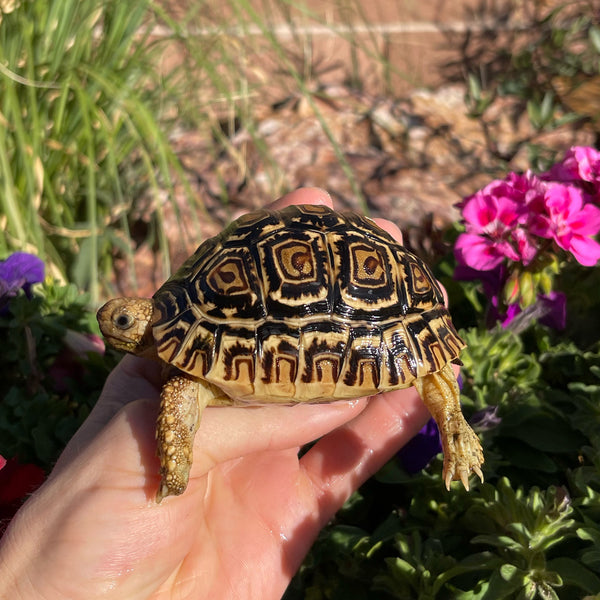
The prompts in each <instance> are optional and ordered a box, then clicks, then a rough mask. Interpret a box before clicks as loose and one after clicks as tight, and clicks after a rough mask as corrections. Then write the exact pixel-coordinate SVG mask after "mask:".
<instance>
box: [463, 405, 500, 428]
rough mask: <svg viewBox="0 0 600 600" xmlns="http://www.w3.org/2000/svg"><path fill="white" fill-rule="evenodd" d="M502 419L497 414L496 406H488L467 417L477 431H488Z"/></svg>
mask: <svg viewBox="0 0 600 600" xmlns="http://www.w3.org/2000/svg"><path fill="white" fill-rule="evenodd" d="M501 422H502V419H501V418H500V417H499V416H498V407H497V406H488V407H486V408H483V409H482V410H478V411H477V412H476V413H473V416H472V417H471V418H470V419H469V423H470V424H471V426H472V427H473V428H474V429H476V430H477V431H489V430H490V429H495V428H496V427H498V425H500V423H501Z"/></svg>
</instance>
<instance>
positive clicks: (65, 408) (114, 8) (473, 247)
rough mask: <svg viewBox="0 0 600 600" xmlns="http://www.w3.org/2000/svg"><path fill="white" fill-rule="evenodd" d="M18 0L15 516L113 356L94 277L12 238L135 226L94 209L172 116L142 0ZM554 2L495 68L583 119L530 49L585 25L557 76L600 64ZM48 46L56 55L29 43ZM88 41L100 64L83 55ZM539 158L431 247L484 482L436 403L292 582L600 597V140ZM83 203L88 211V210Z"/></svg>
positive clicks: (13, 67) (48, 241)
mask: <svg viewBox="0 0 600 600" xmlns="http://www.w3.org/2000/svg"><path fill="white" fill-rule="evenodd" d="M16 4H19V6H22V7H23V9H22V10H21V11H19V12H14V11H8V10H4V13H3V14H2V19H3V21H2V27H0V34H1V35H0V49H1V50H0V52H3V54H2V55H1V56H0V59H1V60H0V83H1V85H2V86H3V90H4V92H5V93H3V95H2V98H1V99H0V113H1V115H3V117H4V118H3V120H1V121H0V168H1V169H2V171H1V172H2V174H3V181H4V187H3V194H4V195H3V196H2V203H3V204H2V209H3V213H4V218H5V222H4V226H5V233H6V236H5V239H4V245H3V246H1V247H0V248H1V249H2V254H1V255H0V258H2V259H3V260H2V261H1V262H0V336H1V339H2V340H3V347H2V354H1V357H2V360H1V361H0V532H1V531H2V530H3V524H5V523H6V522H7V520H8V519H10V517H11V515H12V514H13V513H14V511H15V510H16V509H17V508H18V505H19V503H20V501H21V500H22V499H23V498H24V497H25V496H26V494H28V493H29V492H31V491H33V489H35V487H36V486H37V485H39V484H40V483H41V482H42V480H43V478H44V476H45V474H47V473H48V472H49V470H50V469H51V468H52V465H53V464H54V462H55V461H56V459H57V457H58V455H59V453H60V451H61V449H62V448H63V447H64V445H65V443H66V442H67V440H68V439H69V438H70V437H71V436H72V434H73V433H74V431H75V430H76V428H77V427H78V426H79V424H80V423H81V422H82V421H83V420H84V419H85V417H86V416H87V414H88V413H89V411H90V409H91V407H92V406H93V404H94V402H95V400H96V398H97V397H98V394H99V392H100V389H101V387H102V384H103V382H104V381H105V379H106V376H107V373H108V372H109V370H110V369H111V368H112V366H114V364H115V361H116V357H115V356H114V355H113V354H112V353H111V351H110V350H108V349H107V350H106V351H105V350H104V347H103V344H102V342H101V341H100V340H99V338H98V337H96V333H97V329H96V323H95V319H94V316H93V313H91V312H90V311H89V308H88V297H86V296H84V295H81V294H80V293H79V290H78V288H77V287H76V286H75V285H72V284H67V285H65V284H62V283H59V282H57V281H56V280H55V279H54V278H53V277H51V276H46V274H45V270H44V267H45V265H44V264H43V263H42V261H40V260H39V259H38V258H37V257H36V256H34V255H33V254H29V253H26V252H17V253H12V254H11V248H13V247H15V245H16V244H13V242H15V240H17V239H18V238H20V236H21V235H22V234H23V236H24V237H23V239H27V240H30V239H35V236H33V237H31V236H30V235H29V234H30V233H31V231H29V233H27V230H29V229H31V230H36V229H38V230H39V231H38V233H40V236H41V237H40V238H39V239H40V240H41V241H40V244H41V245H44V247H45V250H46V253H47V255H48V256H50V257H51V262H52V261H53V260H54V259H56V261H58V260H59V259H60V256H61V253H62V252H63V250H64V251H68V256H69V257H70V258H69V260H70V261H71V260H72V261H74V262H73V264H71V267H72V268H74V269H75V271H77V265H76V261H77V256H78V254H77V251H78V250H80V251H81V253H80V255H81V261H82V264H83V261H84V259H85V260H88V259H89V255H86V253H89V252H92V254H93V251H92V250H91V249H89V248H92V247H93V245H94V244H96V243H98V241H99V240H100V238H94V236H95V235H100V233H101V236H105V238H102V239H103V240H104V242H106V243H107V244H118V243H120V240H121V238H120V237H119V236H118V235H117V234H115V231H114V230H111V229H110V228H106V229H102V228H101V227H100V223H101V220H102V219H101V217H102V215H104V216H106V217H108V216H109V214H110V213H111V210H112V208H114V206H113V207H112V208H111V204H110V202H109V201H108V198H109V196H111V194H114V195H116V196H115V197H116V198H117V199H118V202H119V207H120V208H119V210H121V208H122V201H123V195H122V189H121V188H120V187H119V185H120V183H119V182H121V181H123V179H122V177H123V176H124V171H127V169H128V168H129V167H125V163H122V160H124V159H125V158H126V157H127V156H128V155H129V154H131V153H132V152H133V153H134V154H135V155H136V157H137V158H139V159H140V160H141V161H142V163H143V164H144V165H145V168H146V171H145V173H146V176H148V177H150V176H151V173H154V171H155V167H156V166H157V165H156V164H155V163H154V159H151V158H150V153H149V147H150V146H151V145H153V144H154V142H155V141H156V140H159V139H162V135H163V134H162V133H161V132H160V129H159V128H158V125H157V123H156V121H154V120H151V121H148V120H146V117H148V116H151V114H150V115H149V113H148V112H147V110H146V108H144V111H142V112H137V111H136V107H137V106H141V105H139V104H137V101H138V100H140V101H141V100H143V98H142V96H145V94H146V93H147V92H148V93H150V92H151V89H152V86H151V85H148V86H145V85H143V84H145V83H148V81H147V80H146V79H145V78H144V77H143V76H142V75H141V73H140V66H141V65H146V64H147V63H146V62H145V61H146V57H144V56H141V55H140V54H138V51H139V52H141V48H142V46H137V45H136V44H134V43H133V42H134V39H133V36H132V31H133V29H131V28H137V27H139V25H140V23H141V21H140V19H143V18H144V15H145V14H146V13H141V12H138V10H137V7H138V5H137V4H135V3H134V4H135V7H136V9H135V10H131V6H130V5H129V4H123V3H121V4H118V3H114V2H112V1H108V2H105V3H104V4H102V9H101V10H100V9H99V10H100V12H98V10H92V5H93V6H95V7H97V3H94V2H92V3H91V4H88V3H87V2H80V3H71V2H64V3H62V4H61V3H47V2H41V1H39V0H22V2H21V3H6V2H5V3H0V5H1V6H5V5H10V6H11V7H12V8H14V5H16ZM76 5H77V6H76ZM139 6H140V7H142V6H146V7H147V3H145V2H144V3H140V4H139ZM50 7H52V8H50ZM69 9H72V10H73V11H74V10H75V9H77V10H79V11H84V13H85V19H84V21H83V22H84V23H86V27H87V28H88V29H93V28H96V29H98V31H101V32H102V35H101V36H100V39H102V40H106V41H107V44H108V42H111V44H113V45H111V46H110V48H114V44H115V43H116V47H117V48H120V51H119V52H116V53H115V52H114V50H113V49H109V46H108V45H107V46H105V45H103V44H91V43H90V42H89V36H86V38H85V40H83V41H81V42H79V41H77V43H75V38H73V35H74V31H75V30H74V29H72V28H73V27H75V20H74V19H69V18H68V14H67V13H65V12H64V11H68V10H69ZM558 14H560V11H558V12H554V13H553V14H552V15H551V17H550V18H549V19H548V21H547V22H544V23H543V25H544V28H546V27H549V28H550V31H551V32H552V31H553V32H555V33H554V35H553V36H550V37H547V38H545V39H544V40H543V42H540V43H539V45H537V46H536V45H534V46H531V47H529V48H525V49H520V51H519V52H518V53H517V52H515V56H514V57H512V58H511V60H512V61H513V63H514V64H512V67H511V68H513V67H514V70H512V71H506V77H505V78H504V79H503V78H499V81H500V85H501V89H500V91H501V93H511V90H512V93H515V94H517V95H519V96H521V95H522V97H523V98H524V99H525V98H527V97H528V98H529V100H528V102H527V109H528V110H529V114H530V115H531V117H532V119H533V120H536V119H537V120H538V121H540V127H550V126H556V125H557V124H561V123H565V122H567V121H568V120H570V121H571V122H574V121H573V119H572V118H569V119H562V120H561V119H558V120H557V119H556V118H555V116H556V115H555V113H556V111H558V108H557V107H556V104H555V101H554V98H555V96H554V95H553V92H552V91H551V90H548V89H546V87H544V86H547V85H549V84H551V83H552V82H553V81H554V76H555V75H556V74H551V75H550V76H548V77H539V78H538V80H537V82H536V86H533V87H532V85H533V84H532V83H531V80H532V79H533V74H534V73H535V72H536V68H537V70H538V71H539V72H542V71H543V68H542V67H544V65H546V66H547V64H553V63H552V61H551V60H550V59H552V57H553V56H555V53H556V48H557V47H560V49H562V46H561V43H563V44H564V41H565V39H566V38H568V39H572V41H573V40H574V41H576V42H581V41H582V40H588V44H587V46H586V47H585V48H584V50H585V51H582V52H578V53H577V56H579V58H576V54H575V53H573V52H571V53H568V54H567V55H566V59H565V60H563V61H562V63H561V64H563V66H564V65H566V67H568V68H569V69H570V70H568V71H566V72H564V73H561V76H563V77H567V76H568V77H571V78H574V77H575V76H576V75H577V73H578V69H579V71H581V73H582V74H583V75H584V76H586V77H587V76H590V77H591V76H592V75H593V74H594V73H596V72H597V67H598V64H597V61H598V54H599V52H598V49H599V48H600V42H599V40H600V34H599V33H598V31H599V30H598V27H597V25H596V24H595V23H594V22H592V21H590V19H589V18H587V17H583V16H582V17H581V18H580V19H575V20H571V21H569V23H570V25H569V28H568V29H567V30H564V31H560V30H558V29H556V26H555V25H553V23H554V21H553V19H555V18H556V15H558ZM59 17H60V18H59ZM9 22H10V23H12V25H13V26H15V27H17V26H18V27H17V28H14V27H13V28H12V29H11V28H8V27H6V26H5V25H6V24H8V23H9ZM553 27H554V29H553ZM15 31H19V32H25V33H24V35H21V33H19V35H15V34H14V32H15ZM543 31H546V29H543ZM561 36H562V37H561ZM569 36H570V37H569ZM561 40H562V42H561ZM36 48H44V53H43V56H44V57H45V58H46V59H47V60H46V62H44V61H40V60H36V61H26V60H22V57H25V56H29V55H31V53H32V52H33V51H34V50H35V49H36ZM74 53H75V54H74ZM562 56H563V55H562V54H561V57H562ZM80 59H85V60H83V61H82V60H80ZM87 59H90V61H91V60H92V59H94V60H93V63H94V64H95V65H97V64H98V63H100V64H101V65H103V68H102V69H100V70H96V69H92V68H91V67H89V66H87V67H86V64H87V63H86V60H87ZM134 59H136V60H137V59H139V60H141V62H136V60H134ZM577 61H579V62H577ZM582 61H583V62H582ZM33 65H36V70H32V69H33ZM37 65H41V66H40V67H39V68H38V67H37ZM540 65H541V66H540ZM566 67H565V68H566ZM519 69H520V70H519ZM516 73H521V74H522V77H517V75H516ZM596 75H597V73H596ZM510 77H513V80H512V83H511V81H509V78H510ZM84 84H85V85H84ZM511 85H512V87H511ZM117 92H118V93H117ZM125 92H127V94H126V93H125ZM499 93H500V92H499ZM478 94H479V95H478ZM481 94H482V91H481V89H480V88H479V87H477V86H475V84H474V82H473V80H471V97H470V102H471V103H473V102H475V104H477V106H476V107H475V108H477V109H478V111H474V114H475V113H476V114H477V115H478V116H479V117H480V118H483V116H484V113H485V110H486V106H487V105H486V103H485V101H484V100H485V98H484V97H483V96H482V95H481ZM21 106H27V107H28V110H27V111H23V110H21V109H20V107H21ZM144 106H146V105H145V104H144ZM472 108H473V107H472ZM559 108H560V107H559ZM473 110H474V109H473ZM561 110H563V109H561ZM67 114H68V115H69V119H67V117H66V115H67ZM562 116H565V115H564V114H563V115H562ZM588 120H589V119H588ZM148 127H149V128H150V129H147V128H148ZM155 127H156V128H155ZM93 132H95V133H93ZM142 140H143V142H144V143H143V144H142V145H141V146H140V145H139V144H140V142H141V141H142ZM96 142H99V145H98V146H95V143H96ZM134 149H135V151H134ZM168 152H169V151H168V150H167V149H165V154H164V155H163V156H162V159H160V160H159V161H158V162H159V163H160V169H159V171H160V172H161V173H162V174H163V176H164V177H165V180H166V178H167V176H168V172H169V169H168V168H165V169H164V171H163V170H162V169H163V167H167V166H168V164H171V166H173V165H174V163H171V162H170V161H171V158H172V157H171V155H170V154H168ZM159 154H160V153H159ZM153 156H156V155H153ZM26 159H27V160H26ZM29 159H32V160H29ZM138 166H139V165H138ZM544 169H545V170H540V172H538V173H534V172H528V173H524V174H521V173H519V174H517V173H510V174H508V175H507V176H506V177H505V178H503V179H498V180H494V181H492V182H490V183H489V184H488V185H487V186H485V187H484V188H483V189H482V190H480V191H478V192H476V193H475V194H473V195H472V196H470V197H468V198H466V199H465V200H464V201H463V202H462V203H461V205H460V207H459V208H460V210H461V211H462V217H463V221H462V223H461V224H460V225H457V226H456V227H455V229H454V230H453V231H450V232H448V238H449V240H450V241H451V242H452V243H453V249H454V253H449V254H448V255H447V256H446V257H445V258H444V259H443V260H442V262H441V263H440V264H438V265H437V266H436V274H437V275H438V277H439V278H440V279H441V280H442V283H443V284H444V285H445V287H446V289H447V290H448V293H449V302H450V306H451V310H452V314H453V318H454V322H455V324H456V325H457V327H459V328H460V330H461V334H462V336H463V337H464V339H465V341H466V342H467V349H466V350H465V351H464V352H463V353H462V355H461V358H462V361H463V368H462V372H461V385H462V402H463V406H464V410H465V414H466V415H467V416H468V417H469V420H470V422H471V424H472V425H473V427H474V429H475V430H476V431H477V432H478V434H479V435H480V437H481V440H482V443H483V446H484V451H485V457H486V462H485V464H484V466H483V467H484V468H483V470H484V475H485V479H486V481H485V483H483V484H479V483H475V484H474V485H473V487H472V489H471V491H470V492H466V491H465V490H464V489H463V488H462V487H461V486H460V485H453V487H452V490H451V491H450V492H447V491H446V490H445V487H444V485H443V482H442V478H441V472H442V463H441V456H440V455H439V449H440V448H439V439H438V435H437V431H436V430H435V427H433V426H432V423H429V424H428V425H427V426H426V427H424V428H423V430H422V431H421V433H420V434H419V436H417V438H416V439H415V440H414V441H413V442H412V443H411V444H409V445H408V446H407V447H406V448H404V449H403V450H402V451H401V452H400V453H399V455H398V456H397V457H394V458H393V459H392V460H391V461H389V463H388V464H387V465H386V466H385V467H384V468H382V469H381V471H380V472H379V473H377V474H376V475H375V476H374V477H373V478H372V479H371V480H370V481H368V482H367V483H366V484H365V485H364V486H362V488H361V489H360V490H359V491H357V492H356V493H355V494H354V495H353V496H352V497H351V498H350V499H349V500H348V501H347V502H346V504H345V506H344V507H343V509H342V510H341V511H339V513H338V515H337V516H336V517H335V519H334V520H333V521H332V522H331V523H330V524H329V525H328V526H327V527H326V528H325V529H324V530H323V531H322V532H321V534H320V535H319V538H318V539H317V540H316V542H315V544H314V546H313V548H312V550H311V552H310V554H309V555H308V557H307V558H306V560H305V562H304V564H303V565H302V567H301V569H300V571H299V573H298V574H297V576H296V577H295V578H294V580H293V581H292V583H291V584H290V586H289V588H288V590H287V592H286V595H285V598H286V599H287V600H295V599H300V598H302V599H305V598H306V599H307V600H336V599H343V600H363V599H369V598H377V599H381V600H386V599H393V598H397V599H403V600H404V599H409V598H418V599H423V600H427V599H434V598H436V599H445V598H448V599H450V598H452V599H459V600H467V599H472V600H475V599H485V600H494V599H498V600H500V599H510V598H516V599H530V598H531V599H533V598H541V599H556V598H560V599H561V600H570V599H580V598H584V597H590V598H592V597H598V596H594V594H598V591H599V590H600V551H599V550H598V547H599V545H600V427H599V424H600V342H599V335H598V332H599V326H598V325H599V321H598V314H600V295H599V294H598V289H600V269H598V267H597V266H596V265H597V263H598V260H599V258H600V244H598V241H597V234H598V231H599V230H600V153H599V152H598V151H597V150H596V149H594V148H587V147H585V148H584V147H575V148H571V149H570V150H568V151H567V153H566V155H565V156H564V157H563V158H562V159H561V160H559V161H558V162H555V164H554V165H553V166H552V167H549V168H548V167H544ZM132 172H139V171H135V170H134V171H129V174H131V173H132ZM82 181H83V182H84V184H82ZM113 186H116V187H113ZM59 197H60V198H62V199H63V200H62V201H61V202H58V198H59ZM24 200H27V201H30V203H29V204H27V203H26V204H20V203H21V202H22V201H24ZM23 207H25V210H21V209H22V208H23ZM121 214H123V215H125V213H121ZM40 215H41V218H39V217H40ZM57 216H60V219H59V220H58V221H57V220H56V219H57ZM38 218H39V220H38ZM123 219H124V220H123V223H122V225H123V227H125V228H126V226H127V222H126V218H125V216H123ZM50 222H54V223H57V222H58V223H60V224H61V228H62V229H61V230H60V231H62V233H65V232H66V233H67V235H64V236H62V237H61V236H60V231H59V230H58V229H57V228H48V223H50ZM84 222H85V223H93V225H94V227H93V228H92V229H91V230H89V231H88V230H84V229H83V228H81V227H80V226H81V224H82V223H84ZM78 229H81V230H82V231H81V232H80V233H77V234H76V235H74V236H73V235H72V233H73V231H78ZM34 233H35V231H34ZM59 238H60V239H59ZM86 240H88V241H86ZM104 242H102V243H104ZM49 246H52V247H54V248H55V250H52V249H51V248H50V250H49ZM86 247H88V250H86ZM30 249H31V251H32V252H33V251H34V248H30ZM40 253H41V250H40ZM52 257H53V258H52ZM48 266H49V265H46V267H48ZM54 266H56V264H54ZM54 272H55V271H54ZM89 275H91V277H92V278H93V277H96V275H95V274H93V273H90V274H89Z"/></svg>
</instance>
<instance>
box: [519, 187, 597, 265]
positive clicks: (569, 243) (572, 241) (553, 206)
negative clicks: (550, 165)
mask: <svg viewBox="0 0 600 600" xmlns="http://www.w3.org/2000/svg"><path fill="white" fill-rule="evenodd" d="M544 208H545V214H538V215H537V216H536V217H535V218H534V219H532V221H531V225H530V227H531V230H532V232H533V233H535V234H536V235H539V236H541V237H544V238H552V239H553V240H554V241H555V242H556V243H557V244H558V245H559V246H560V247H561V248H562V249H563V250H566V251H567V252H570V253H571V254H573V256H574V257H575V259H576V260H577V261H578V262H579V263H580V264H582V265H584V266H586V267H592V266H594V265H595V264H596V263H597V262H598V259H600V244H598V242H596V241H595V240H593V239H592V236H594V235H596V234H597V233H598V231H599V230H600V209H599V208H598V207H596V206H594V205H593V204H589V203H588V204H584V201H583V193H582V191H581V190H580V189H579V188H576V187H574V186H570V185H564V184H561V183H554V184H551V185H549V186H548V189H547V190H546V193H545V195H544Z"/></svg>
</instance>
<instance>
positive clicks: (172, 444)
mask: <svg viewBox="0 0 600 600" xmlns="http://www.w3.org/2000/svg"><path fill="white" fill-rule="evenodd" d="M214 395H215V394H214V391H213V388H212V387H211V386H208V385H205V384H204V382H202V381H199V380H197V379H194V378H193V377H189V376H187V375H184V374H183V373H178V374H177V375H174V376H172V377H170V378H169V379H168V380H167V381H166V383H165V384H164V385H163V388H162V391H161V394H160V412H159V415H158V420H157V422H156V440H157V454H158V458H159V460H160V475H161V480H160V485H159V488H158V491H157V493H156V502H157V503H160V502H161V501H162V499H163V498H164V497H165V496H178V495H179V494H182V493H183V492H184V491H185V488H186V487H187V484H188V479H189V475H190V468H191V466H192V459H193V447H194V437H195V435H196V431H197V430H198V426H199V425H200V418H201V416H202V411H203V410H204V409H205V407H206V406H207V405H208V404H209V403H211V401H212V400H213V398H214Z"/></svg>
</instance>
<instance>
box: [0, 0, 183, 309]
mask: <svg viewBox="0 0 600 600" xmlns="http://www.w3.org/2000/svg"><path fill="white" fill-rule="evenodd" d="M155 18H156V13H154V12H153V10H152V4H151V3H150V2H149V1H147V0H141V1H140V0H138V1H136V2H132V3H130V2H119V1H118V0H105V1H103V2H98V1H97V0H61V1H50V2H49V1H48V0H23V1H22V2H21V3H20V5H18V6H17V8H16V9H15V10H14V11H13V12H12V13H9V14H5V15H3V20H2V23H1V24H0V178H1V185H0V189H1V194H0V202H1V208H2V221H3V222H2V229H3V231H4V233H5V235H4V236H2V238H0V252H1V253H2V254H6V253H7V252H8V251H10V250H12V249H17V248H18V249H26V250H27V249H28V250H34V251H37V252H38V253H40V254H41V255H43V256H44V257H45V258H46V260H47V261H49V262H50V263H51V264H52V265H53V266H54V267H55V271H58V272H61V273H63V274H64V275H65V276H67V277H69V278H72V279H74V281H75V282H76V283H77V284H78V285H79V286H81V287H84V288H89V289H90V290H91V292H92V296H93V297H94V298H96V297H97V296H98V293H99V290H98V281H99V279H100V277H99V275H100V272H99V270H105V271H106V270H108V269H110V267H111V256H112V253H111V252H110V251H109V249H110V248H112V247H115V246H116V247H121V248H123V249H125V250H128V249H129V243H128V240H127V237H128V235H127V234H128V222H127V213H128V211H129V209H130V208H131V203H132V201H133V199H134V198H135V197H136V196H137V195H139V194H140V193H141V192H142V191H143V190H144V189H151V190H155V191H158V190H159V189H161V188H163V189H164V188H165V187H166V188H167V189H169V188H170V187H172V174H173V173H177V172H178V171H180V166H179V164H178V161H177V158H176V157H175V155H174V153H173V151H172V149H171V147H170V145H169V143H168V140H167V138H166V135H165V133H164V130H163V124H162V122H161V121H162V116H163V109H164V108H165V105H166V103H165V90H168V89H169V82H168V80H165V78H164V77H163V78H162V80H160V81H158V78H157V69H156V64H157V62H158V58H159V57H160V52H161V45H160V44H157V43H155V42H153V41H152V39H151V38H150V29H149V28H148V27H143V26H147V25H148V24H149V23H151V22H152V20H153V19H155ZM159 84H160V85H159ZM160 214H161V213H160V210H158V211H157V212H156V213H155V218H156V219H158V220H160ZM114 221H117V222H118V223H119V224H120V228H119V229H120V232H119V230H115V229H113V228H107V227H105V226H104V225H105V224H107V223H108V222H114ZM157 230H158V231H160V227H157ZM158 241H159V243H163V245H164V240H161V239H160V237H159V240H158ZM165 250H166V248H165ZM164 256H168V254H167V253H166V252H165V253H164Z"/></svg>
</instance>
